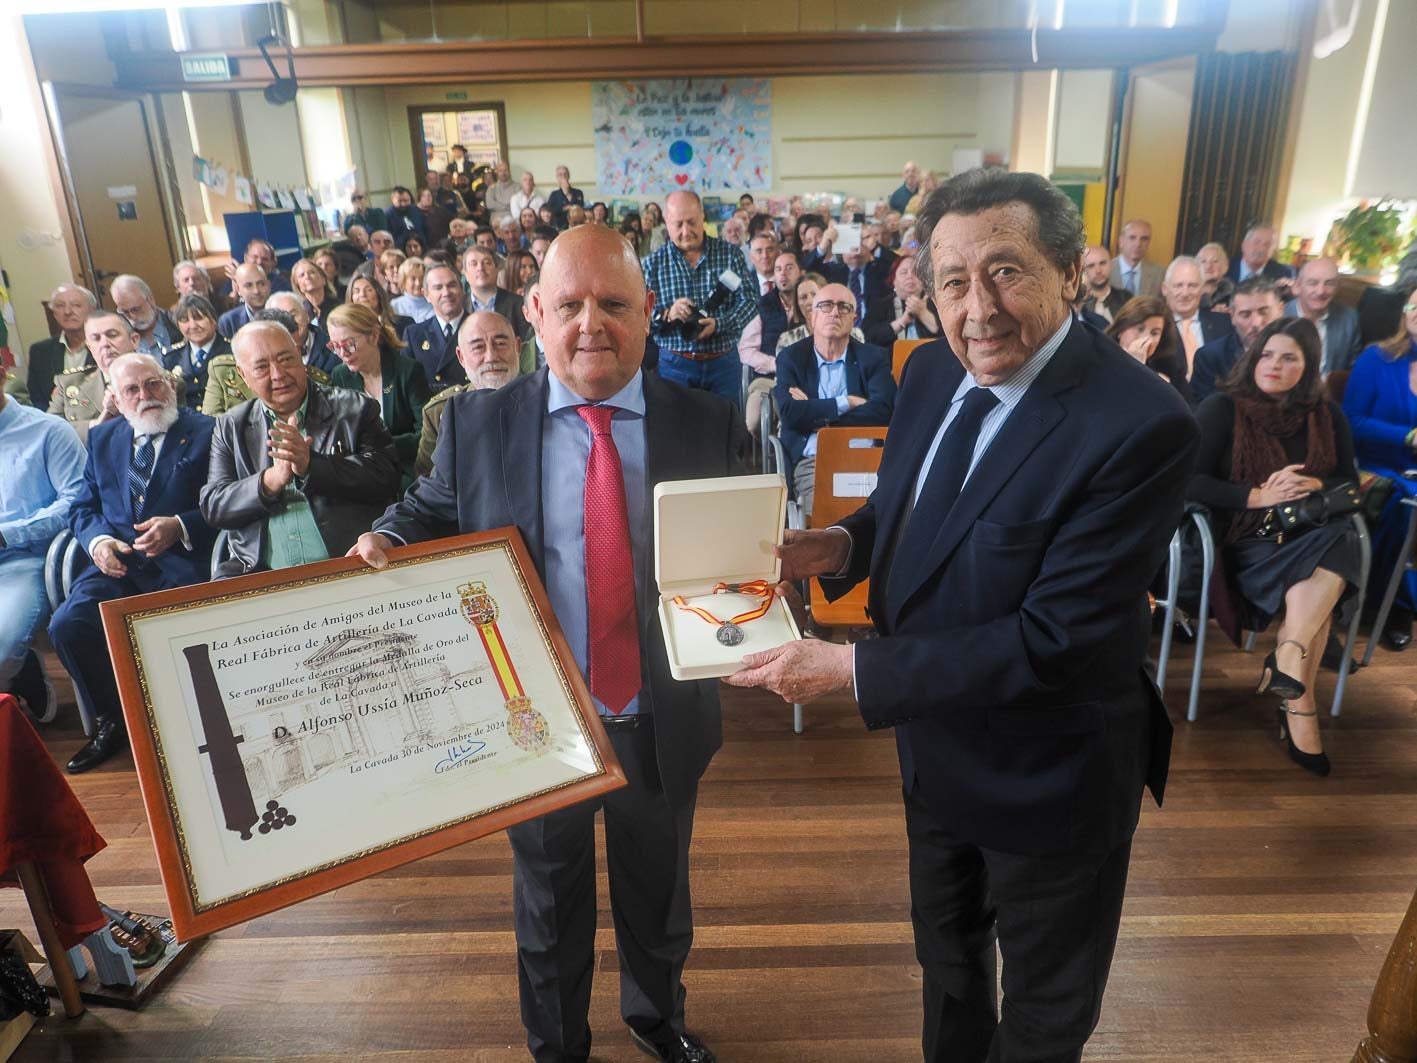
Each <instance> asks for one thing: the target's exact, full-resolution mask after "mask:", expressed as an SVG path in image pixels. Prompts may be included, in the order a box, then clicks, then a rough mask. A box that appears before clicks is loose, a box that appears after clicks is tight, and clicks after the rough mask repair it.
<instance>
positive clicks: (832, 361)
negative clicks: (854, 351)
mask: <svg viewBox="0 0 1417 1063" xmlns="http://www.w3.org/2000/svg"><path fill="white" fill-rule="evenodd" d="M850 350H851V344H850V342H849V341H848V343H847V345H846V350H845V351H842V352H841V357H840V358H823V357H822V352H821V351H819V350H817V345H816V344H815V343H814V344H812V353H813V354H815V355H816V356H817V367H818V368H819V369H820V368H821V367H822V366H828V365H833V366H834V365H845V364H846V355H847V353H848V352H849V351H850Z"/></svg>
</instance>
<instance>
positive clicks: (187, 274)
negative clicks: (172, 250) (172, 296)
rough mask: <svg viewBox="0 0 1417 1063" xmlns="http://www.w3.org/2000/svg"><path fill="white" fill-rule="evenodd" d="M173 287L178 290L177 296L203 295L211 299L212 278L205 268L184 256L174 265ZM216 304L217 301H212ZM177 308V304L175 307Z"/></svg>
mask: <svg viewBox="0 0 1417 1063" xmlns="http://www.w3.org/2000/svg"><path fill="white" fill-rule="evenodd" d="M172 287H173V288H175V289H176V290H177V298H179V299H181V298H182V297H183V296H184V295H201V296H205V297H206V298H207V300H208V301H211V299H212V298H213V296H212V278H211V276H210V274H208V273H207V271H206V270H205V269H203V268H202V267H201V266H199V265H197V263H195V262H193V261H192V260H191V259H189V258H184V259H183V260H182V261H181V262H179V263H177V265H175V266H173V267H172ZM212 305H213V306H215V305H216V304H215V303H212ZM173 308H174V309H176V307H175V305H174V307H173Z"/></svg>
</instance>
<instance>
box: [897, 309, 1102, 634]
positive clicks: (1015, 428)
mask: <svg viewBox="0 0 1417 1063" xmlns="http://www.w3.org/2000/svg"><path fill="white" fill-rule="evenodd" d="M1086 335H1087V334H1086V333H1085V332H1082V331H1080V330H1077V329H1074V330H1071V331H1070V332H1069V334H1068V337H1067V338H1066V339H1065V340H1064V341H1063V346H1062V347H1061V348H1059V350H1058V352H1057V353H1056V354H1055V355H1054V356H1053V359H1052V361H1051V362H1049V363H1048V366H1047V368H1045V369H1044V370H1043V372H1042V373H1041V374H1040V375H1039V377H1038V379H1037V380H1035V381H1034V382H1033V384H1032V386H1031V387H1029V389H1028V392H1027V393H1026V394H1025V395H1024V397H1023V399H1022V400H1021V401H1020V402H1019V404H1018V405H1017V406H1016V407H1015V408H1014V410H1013V412H1012V413H1011V414H1009V417H1008V419H1007V420H1006V421H1005V422H1004V425H1003V427H1002V428H1001V429H999V432H998V434H997V435H995V436H994V438H993V440H992V441H991V442H990V444H989V449H988V450H986V451H985V452H984V456H983V457H982V458H980V459H979V464H978V465H976V466H975V468H974V471H973V472H972V473H971V474H970V476H969V479H968V480H967V481H965V485H964V489H963V490H962V491H960V495H959V498H958V499H957V500H956V501H955V504H954V506H953V507H951V509H950V512H949V515H948V516H947V517H946V518H945V520H944V523H943V524H941V525H940V529H939V531H938V532H936V533H935V538H934V541H933V542H932V543H931V544H930V549H929V550H928V551H927V552H926V554H925V557H924V558H923V559H921V563H920V564H919V565H915V564H913V563H911V564H910V569H909V571H910V578H909V579H906V580H904V581H902V582H901V583H899V584H898V586H899V588H900V590H899V591H898V592H897V593H898V597H897V596H895V595H893V596H892V597H891V600H889V601H888V602H887V615H888V617H889V620H890V623H891V625H892V626H894V625H895V624H896V623H897V622H898V621H899V619H900V612H901V609H902V608H904V606H905V604H906V603H907V602H908V601H909V600H910V598H911V597H912V596H913V595H914V594H915V592H916V591H918V590H919V589H920V588H921V586H923V585H924V583H925V581H926V580H928V579H929V578H930V576H931V575H932V574H933V573H934V572H936V571H937V570H938V569H939V568H940V567H941V566H942V565H944V564H945V562H946V561H948V560H949V557H950V555H951V554H952V553H954V551H955V548H956V547H958V546H959V544H960V540H962V539H963V538H964V536H965V533H966V532H968V531H969V530H970V528H971V527H972V526H973V525H974V522H975V520H976V519H978V517H979V514H980V513H981V512H983V510H984V508H985V507H986V506H988V504H989V503H990V502H992V501H993V500H994V497H995V496H996V495H997V494H998V493H999V491H1000V490H1002V489H1003V487H1004V485H1005V484H1007V483H1008V482H1009V480H1010V479H1011V478H1012V477H1013V475H1014V473H1015V472H1017V471H1018V469H1019V467H1020V466H1021V465H1023V463H1024V462H1025V461H1026V460H1027V459H1028V456H1029V455H1030V454H1032V453H1033V451H1034V450H1035V449H1036V448H1037V447H1038V444H1039V443H1041V442H1042V441H1043V440H1044V439H1045V438H1046V437H1047V435H1048V433H1049V432H1051V431H1053V429H1054V428H1055V427H1056V426H1057V424H1058V422H1059V421H1061V420H1062V419H1063V416H1064V413H1065V411H1064V409H1063V406H1062V404H1061V403H1060V402H1059V401H1058V400H1057V398H1056V396H1057V394H1058V393H1059V392H1061V391H1065V390H1067V389H1068V388H1070V387H1072V386H1073V384H1074V382H1075V381H1076V379H1077V374H1078V366H1077V364H1076V362H1075V361H1074V358H1075V350H1076V347H1077V345H1078V344H1079V343H1087V342H1088V340H1087V339H1086ZM956 386H957V385H956ZM935 427H936V428H937V429H938V428H939V425H938V423H937V424H936V426H935ZM932 438H933V437H932ZM922 460H923V459H922ZM916 468H917V469H918V468H919V466H918V465H917V466H916ZM888 541H889V540H888Z"/></svg>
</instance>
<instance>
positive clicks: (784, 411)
mask: <svg viewBox="0 0 1417 1063" xmlns="http://www.w3.org/2000/svg"><path fill="white" fill-rule="evenodd" d="M855 318H856V301H855V299H854V298H853V297H852V294H851V291H850V289H848V288H846V287H845V286H844V285H840V284H827V285H824V286H823V287H822V288H821V290H820V291H818V292H817V298H816V300H815V301H814V302H813V303H812V316H811V319H810V321H811V329H812V333H811V335H810V336H809V337H807V338H805V339H803V340H801V341H799V342H797V343H794V344H793V345H792V346H791V347H788V348H787V349H786V350H784V351H783V352H782V353H781V354H780V355H778V359H777V386H776V387H775V388H774V389H773V397H774V398H775V399H776V400H777V409H778V415H779V416H780V417H781V418H782V445H783V447H784V449H785V450H786V455H785V456H786V459H787V464H788V467H789V468H790V469H792V484H793V489H794V491H795V493H796V495H797V500H798V502H799V503H800V504H801V506H802V511H803V512H804V513H805V514H807V515H809V516H810V515H811V512H812V500H813V499H812V493H813V483H814V479H815V476H816V470H817V432H818V431H819V430H820V429H822V428H828V427H854V426H865V425H885V424H889V423H890V419H891V411H892V409H894V407H895V377H893V376H892V375H891V356H890V352H889V351H886V350H883V349H882V348H880V347H874V346H871V345H869V344H863V343H859V342H857V341H856V340H854V339H853V338H852V336H851V323H852V321H854V320H855Z"/></svg>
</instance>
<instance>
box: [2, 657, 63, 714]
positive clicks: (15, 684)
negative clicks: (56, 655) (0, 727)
mask: <svg viewBox="0 0 1417 1063" xmlns="http://www.w3.org/2000/svg"><path fill="white" fill-rule="evenodd" d="M10 693H12V694H14V695H15V697H17V698H19V699H20V700H21V701H22V702H24V707H25V709H26V710H27V711H28V712H29V714H30V715H31V716H33V717H34V719H35V721H36V722H37V723H49V722H50V721H51V720H53V719H54V717H55V714H56V713H57V712H58V709H59V700H58V699H57V698H56V697H55V696H54V685H53V684H52V683H50V681H49V676H48V675H47V674H45V671H44V664H43V662H41V661H40V659H39V654H37V653H35V652H34V650H30V651H28V652H27V653H26V654H25V659H24V663H23V664H21V665H20V670H19V671H18V672H16V673H15V678H14V679H12V680H10Z"/></svg>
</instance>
